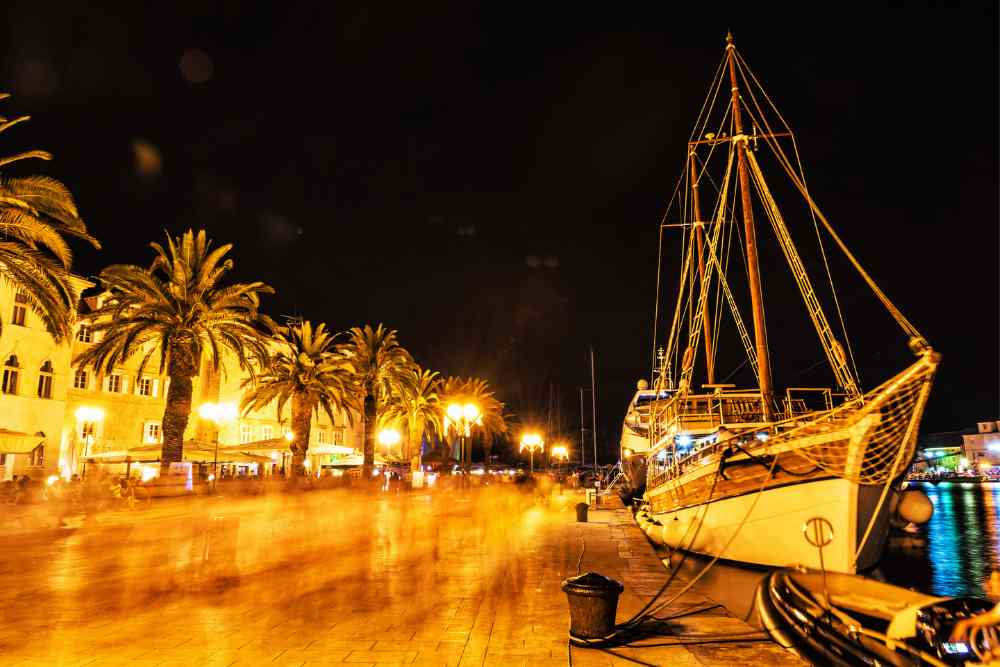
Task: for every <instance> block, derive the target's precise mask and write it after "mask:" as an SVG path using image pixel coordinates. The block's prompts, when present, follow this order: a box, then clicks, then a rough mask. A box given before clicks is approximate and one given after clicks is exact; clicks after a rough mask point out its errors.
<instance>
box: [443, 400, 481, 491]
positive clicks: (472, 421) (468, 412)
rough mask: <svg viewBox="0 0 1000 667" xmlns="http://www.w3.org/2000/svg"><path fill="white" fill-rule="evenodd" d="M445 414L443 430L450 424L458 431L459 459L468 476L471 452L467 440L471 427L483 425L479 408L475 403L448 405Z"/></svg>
mask: <svg viewBox="0 0 1000 667" xmlns="http://www.w3.org/2000/svg"><path fill="white" fill-rule="evenodd" d="M445 414H446V417H445V428H448V424H451V425H452V426H454V428H455V430H457V431H458V435H459V438H460V443H461V448H460V451H459V458H460V459H461V461H462V469H463V470H464V471H465V473H466V474H468V472H469V465H471V463H472V450H471V448H470V447H469V446H468V438H469V435H470V433H471V429H472V426H473V425H481V424H482V423H483V419H482V415H481V414H480V413H479V406H478V405H476V404H475V403H449V404H448V408H447V409H446V410H445ZM488 463H489V462H487V464H488Z"/></svg>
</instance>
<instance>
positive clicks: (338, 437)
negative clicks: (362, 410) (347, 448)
mask: <svg viewBox="0 0 1000 667" xmlns="http://www.w3.org/2000/svg"><path fill="white" fill-rule="evenodd" d="M332 435H333V438H332V439H331V441H330V444H331V445H343V444H344V429H342V428H335V429H333V431H332Z"/></svg>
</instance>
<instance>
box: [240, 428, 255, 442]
mask: <svg viewBox="0 0 1000 667" xmlns="http://www.w3.org/2000/svg"><path fill="white" fill-rule="evenodd" d="M248 442H253V426H251V425H250V424H240V444H241V445H245V444H247V443H248Z"/></svg>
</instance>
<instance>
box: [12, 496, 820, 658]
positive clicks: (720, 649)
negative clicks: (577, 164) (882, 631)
mask: <svg viewBox="0 0 1000 667" xmlns="http://www.w3.org/2000/svg"><path fill="white" fill-rule="evenodd" d="M578 500H579V497H578V496H575V495H571V494H569V493H567V494H565V495H563V496H553V497H552V499H551V500H550V501H549V502H547V503H544V504H539V503H537V502H535V501H534V500H533V499H532V498H531V496H530V495H527V494H524V493H521V492H519V491H516V490H514V489H512V488H511V487H509V486H506V485H502V486H498V487H489V488H485V489H478V490H473V491H471V492H469V493H467V494H465V495H461V494H450V493H436V494H422V495H417V494H413V495H406V494H400V495H395V496H393V495H389V494H381V495H375V496H372V495H365V494H357V493H352V492H348V491H324V492H314V493H310V494H303V495H299V496H290V497H280V498H258V499H247V500H240V501H233V502H227V503H225V504H215V505H212V506H207V505H204V504H195V505H192V507H191V508H188V509H187V510H185V509H183V508H181V509H176V510H172V511H171V512H170V513H159V514H157V513H150V514H148V515H144V514H143V513H142V512H136V513H129V514H128V515H119V516H116V517H113V520H105V521H100V522H95V524H94V525H84V526H82V527H80V528H79V529H77V530H76V531H74V532H73V533H72V534H71V535H68V536H64V537H61V538H58V539H52V538H51V537H45V538H44V539H42V538H40V539H38V540H31V539H28V538H23V537H22V538H19V539H18V540H17V541H13V542H12V541H10V540H6V541H5V540H0V665H19V666H24V667H26V666H28V665H46V666H50V665H74V666H81V665H88V666H91V667H99V666H101V665H131V666H137V667H138V666H147V665H148V666H154V665H156V666H169V665H183V666H184V667H194V666H198V665H204V666H206V667H214V666H220V667H221V666H223V665H226V666H229V665H296V666H303V665H320V664H330V663H346V664H353V665H390V664H399V665H445V666H456V667H467V666H472V665H476V666H483V665H505V666H506V665H514V666H518V665H542V666H545V665H567V664H569V660H570V658H571V659H572V664H573V665H577V666H580V665H667V664H670V665H704V666H712V665H732V664H738V663H748V662H755V663H757V664H761V665H764V664H766V665H783V664H789V665H791V664H801V663H800V662H799V661H798V660H797V659H796V658H795V657H794V656H792V655H791V654H788V653H786V652H785V651H783V650H782V649H780V648H779V647H777V646H776V645H774V644H772V643H769V642H767V641H762V640H760V639H754V640H752V641H747V642H740V643H726V644H711V643H698V644H691V645H685V646H677V645H660V646H648V645H649V644H674V643H676V642H681V641H684V642H694V641H704V640H705V635H719V634H725V635H728V636H733V635H736V636H751V637H759V636H760V635H759V633H756V632H755V631H754V629H753V628H751V627H749V626H748V625H746V624H745V623H743V622H742V621H741V620H739V619H736V618H733V617H731V616H730V615H728V614H727V613H726V612H725V611H724V610H720V609H713V610H710V611H708V612H706V613H703V614H697V615H691V616H686V617H683V618H679V619H675V620H673V621H670V622H669V626H665V627H666V629H667V630H668V631H670V632H672V633H673V636H670V637H663V638H655V639H654V638H649V639H645V640H643V641H642V642H640V643H641V644H646V645H647V646H643V647H631V648H616V649H612V650H608V651H599V650H594V649H580V648H575V647H574V648H573V649H572V654H570V652H569V650H568V647H567V630H568V624H569V619H568V607H567V602H566V596H565V594H564V593H562V591H561V590H560V585H561V582H562V581H563V579H565V578H566V577H569V576H573V575H575V574H577V572H578V571H587V570H593V571H597V572H600V573H601V574H604V575H607V576H611V577H614V578H616V579H619V580H621V581H622V582H623V583H624V584H625V593H624V594H623V596H622V598H621V601H620V605H619V613H618V619H619V621H622V620H624V619H625V618H628V617H629V616H630V615H631V614H632V613H634V612H635V611H637V610H638V609H639V608H640V607H641V606H642V604H643V603H644V602H645V601H646V600H647V599H648V598H649V596H651V595H652V594H654V593H655V592H656V591H657V590H658V589H659V588H660V586H661V585H662V583H663V582H664V581H665V578H666V576H667V572H666V570H665V569H664V568H663V566H662V565H661V563H660V561H659V560H658V558H657V557H656V555H655V554H654V552H653V550H652V548H651V546H650V545H649V543H648V542H647V541H646V539H645V536H644V535H643V534H642V532H641V531H640V530H639V529H638V528H637V527H636V526H635V524H634V523H633V522H632V519H631V517H630V516H629V514H628V513H627V512H626V511H625V510H622V509H617V510H597V511H592V512H591V516H590V518H591V521H590V522H588V523H586V524H583V523H576V522H575V514H574V511H573V505H574V504H575V502H577V501H578ZM581 553H582V558H581ZM578 563H579V570H578ZM680 586H681V583H680V582H675V583H674V584H672V586H671V590H677V589H679V587H680ZM710 604H711V601H710V600H707V599H706V598H704V597H702V596H698V595H693V594H688V595H685V596H684V597H683V598H682V599H681V600H680V601H679V602H678V605H677V606H675V607H674V608H672V609H671V610H669V611H664V612H662V613H663V614H667V615H670V614H675V613H678V612H682V611H685V610H691V609H697V608H700V607H704V606H709V605H710ZM699 636H701V637H702V639H701V640H699V639H698V637H699Z"/></svg>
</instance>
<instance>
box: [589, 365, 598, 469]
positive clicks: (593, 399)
mask: <svg viewBox="0 0 1000 667" xmlns="http://www.w3.org/2000/svg"><path fill="white" fill-rule="evenodd" d="M590 407H591V410H592V414H593V418H592V419H591V424H590V425H591V427H592V429H593V430H592V433H593V439H594V472H595V473H596V472H597V384H596V383H595V382H594V348H593V347H591V348H590Z"/></svg>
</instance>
